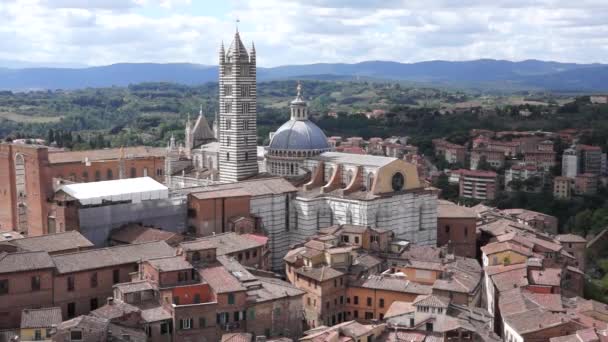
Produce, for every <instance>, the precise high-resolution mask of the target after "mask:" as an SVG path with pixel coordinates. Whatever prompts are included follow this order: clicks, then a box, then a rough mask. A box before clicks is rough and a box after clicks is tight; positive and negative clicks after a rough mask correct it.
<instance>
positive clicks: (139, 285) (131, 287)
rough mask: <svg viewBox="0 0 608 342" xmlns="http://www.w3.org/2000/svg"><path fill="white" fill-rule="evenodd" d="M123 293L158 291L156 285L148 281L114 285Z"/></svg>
mask: <svg viewBox="0 0 608 342" xmlns="http://www.w3.org/2000/svg"><path fill="white" fill-rule="evenodd" d="M114 288H117V289H118V290H119V291H120V292H122V293H132V292H141V291H146V290H154V289H156V285H153V284H152V283H151V282H149V281H147V280H140V281H132V282H130V283H120V284H116V285H114Z"/></svg>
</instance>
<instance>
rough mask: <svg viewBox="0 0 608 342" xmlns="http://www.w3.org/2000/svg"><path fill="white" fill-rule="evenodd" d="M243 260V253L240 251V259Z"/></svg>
mask: <svg viewBox="0 0 608 342" xmlns="http://www.w3.org/2000/svg"><path fill="white" fill-rule="evenodd" d="M242 260H243V253H239V261H242Z"/></svg>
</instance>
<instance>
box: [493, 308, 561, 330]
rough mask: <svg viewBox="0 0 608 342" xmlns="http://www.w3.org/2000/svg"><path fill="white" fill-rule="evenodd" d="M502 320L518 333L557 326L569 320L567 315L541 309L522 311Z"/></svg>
mask: <svg viewBox="0 0 608 342" xmlns="http://www.w3.org/2000/svg"><path fill="white" fill-rule="evenodd" d="M504 320H505V322H506V323H507V324H509V326H511V328H513V330H515V331H516V332H517V333H518V334H519V335H523V334H528V333H531V332H535V331H540V330H544V329H547V328H551V327H555V326H559V325H562V324H565V323H567V322H569V321H570V319H569V318H568V316H566V315H563V314H556V313H552V312H549V311H546V310H543V309H534V310H528V311H523V312H520V313H517V314H515V315H510V316H507V317H504Z"/></svg>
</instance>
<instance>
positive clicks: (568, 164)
mask: <svg viewBox="0 0 608 342" xmlns="http://www.w3.org/2000/svg"><path fill="white" fill-rule="evenodd" d="M579 164H580V163H579V151H578V150H577V149H576V148H573V147H571V148H568V149H565V150H564V153H563V154H562V177H569V178H574V177H576V176H578V173H579Z"/></svg>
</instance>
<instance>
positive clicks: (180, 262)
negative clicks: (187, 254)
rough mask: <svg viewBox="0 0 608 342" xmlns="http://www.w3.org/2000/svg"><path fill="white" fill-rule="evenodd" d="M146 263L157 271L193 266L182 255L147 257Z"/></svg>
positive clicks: (177, 269)
mask: <svg viewBox="0 0 608 342" xmlns="http://www.w3.org/2000/svg"><path fill="white" fill-rule="evenodd" d="M147 263H149V264H150V265H151V266H152V267H154V268H155V269H157V270H158V271H159V272H172V271H182V270H190V269H192V268H193V267H192V265H191V264H190V263H189V262H188V261H187V260H186V259H184V257H183V256H182V255H177V256H169V257H161V258H154V259H148V260H147Z"/></svg>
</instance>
